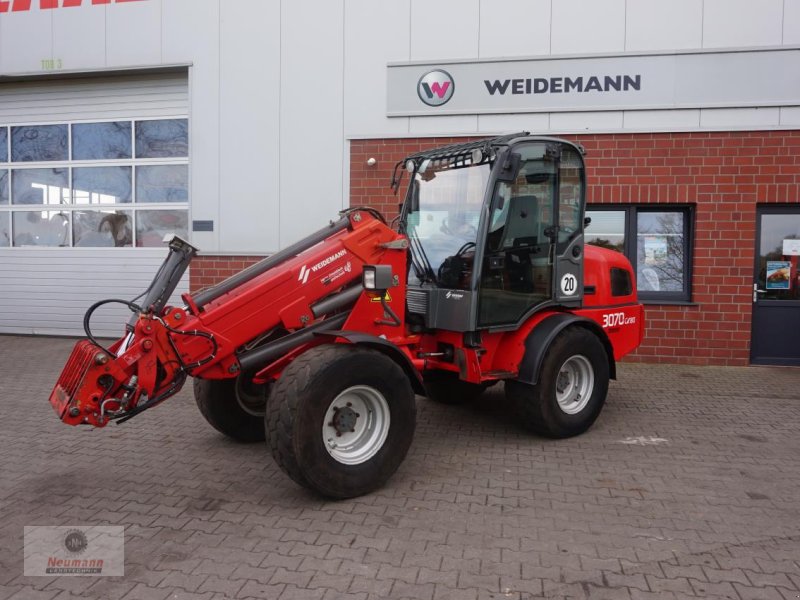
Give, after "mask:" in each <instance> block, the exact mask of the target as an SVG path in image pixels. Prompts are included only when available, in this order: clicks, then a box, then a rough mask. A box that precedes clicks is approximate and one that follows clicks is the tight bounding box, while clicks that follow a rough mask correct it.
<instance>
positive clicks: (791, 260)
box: [750, 206, 800, 365]
mask: <svg viewBox="0 0 800 600" xmlns="http://www.w3.org/2000/svg"><path fill="white" fill-rule="evenodd" d="M755 257H756V260H755V269H754V274H753V333H752V338H751V344H750V360H751V362H752V363H754V364H763V365H800V272H798V258H800V206H795V207H759V209H758V214H757V233H756V252H755Z"/></svg>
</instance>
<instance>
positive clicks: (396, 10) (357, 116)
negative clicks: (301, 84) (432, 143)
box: [344, 0, 411, 136]
mask: <svg viewBox="0 0 800 600" xmlns="http://www.w3.org/2000/svg"><path fill="white" fill-rule="evenodd" d="M410 11H411V2H410V0H399V1H396V2H391V3H386V2H375V1H374V0H348V1H347V3H346V4H345V16H344V18H345V21H344V35H345V44H344V52H345V64H344V121H345V122H344V131H345V135H346V136H359V135H369V134H371V133H373V132H375V131H382V132H384V133H386V134H396V133H403V132H407V131H408V119H407V118H405V117H401V118H398V119H387V118H386V63H389V62H393V61H403V60H408V59H409V43H410V41H409V31H408V27H407V26H403V24H407V23H408V20H409V18H410ZM381 22H385V23H389V24H391V25H390V26H388V27H376V26H375V24H376V23H381Z"/></svg>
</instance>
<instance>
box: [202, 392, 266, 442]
mask: <svg viewBox="0 0 800 600" xmlns="http://www.w3.org/2000/svg"><path fill="white" fill-rule="evenodd" d="M240 379H241V377H237V378H236V379H195V380H194V399H195V402H197V408H199V409H200V414H202V415H203V417H205V419H206V421H208V422H209V424H210V425H211V426H212V427H213V428H214V429H216V430H217V431H219V432H220V433H224V434H225V435H227V436H228V437H230V438H233V439H234V440H237V441H239V442H263V441H264V439H265V437H266V436H265V433H264V417H263V416H260V415H259V414H258V408H259V406H260V407H261V415H263V410H264V409H263V407H264V404H265V402H266V394H267V390H266V388H265V387H264V386H258V387H256V386H254V385H252V384H246V383H245V382H243V381H240Z"/></svg>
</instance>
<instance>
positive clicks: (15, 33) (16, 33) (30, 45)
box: [0, 10, 53, 73]
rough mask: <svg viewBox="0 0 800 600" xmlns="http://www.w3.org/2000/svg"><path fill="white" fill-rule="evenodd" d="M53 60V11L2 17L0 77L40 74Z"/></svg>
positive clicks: (4, 15) (0, 29) (35, 11)
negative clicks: (0, 75) (46, 64)
mask: <svg viewBox="0 0 800 600" xmlns="http://www.w3.org/2000/svg"><path fill="white" fill-rule="evenodd" d="M51 58H53V11H51V10H33V11H30V12H17V13H5V14H3V15H2V16H0V73H9V72H11V73H14V72H17V73H41V72H42V61H43V60H48V59H51Z"/></svg>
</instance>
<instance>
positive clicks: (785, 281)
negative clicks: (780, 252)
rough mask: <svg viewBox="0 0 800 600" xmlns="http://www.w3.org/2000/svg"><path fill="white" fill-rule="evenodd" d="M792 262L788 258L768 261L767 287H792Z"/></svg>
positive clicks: (773, 288)
mask: <svg viewBox="0 0 800 600" xmlns="http://www.w3.org/2000/svg"><path fill="white" fill-rule="evenodd" d="M791 273H792V263H791V262H789V261H788V260H768V261H767V289H768V290H788V289H790V288H791Z"/></svg>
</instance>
